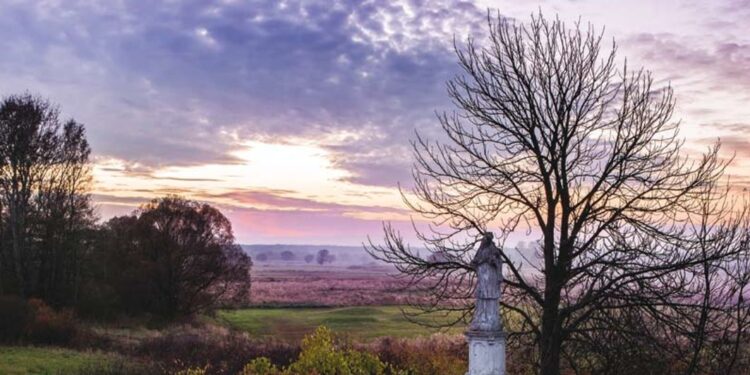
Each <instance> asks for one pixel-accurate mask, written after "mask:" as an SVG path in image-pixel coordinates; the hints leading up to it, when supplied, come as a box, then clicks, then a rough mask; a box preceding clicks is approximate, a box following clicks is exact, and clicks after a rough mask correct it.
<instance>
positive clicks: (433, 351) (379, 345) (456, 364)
mask: <svg viewBox="0 0 750 375" xmlns="http://www.w3.org/2000/svg"><path fill="white" fill-rule="evenodd" d="M358 347H359V348H360V349H362V350H367V351H369V352H371V353H374V354H376V355H377V356H378V357H379V358H380V359H381V360H383V361H384V362H387V363H389V364H391V365H393V366H395V367H397V368H402V369H406V370H408V371H409V372H410V373H413V374H464V373H465V372H466V369H467V363H466V358H468V355H469V353H468V347H467V346H466V341H465V340H464V338H463V337H461V336H458V335H454V336H449V335H440V334H438V335H432V336H430V337H424V338H414V339H397V338H392V337H384V338H381V339H379V340H377V341H375V342H373V343H370V344H360V345H358Z"/></svg>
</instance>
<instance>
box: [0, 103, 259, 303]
mask: <svg viewBox="0 0 750 375" xmlns="http://www.w3.org/2000/svg"><path fill="white" fill-rule="evenodd" d="M90 155H91V148H90V146H89V143H88V142H87V140H86V132H85V128H84V126H83V125H82V124H80V123H78V122H76V121H75V120H72V119H71V120H62V119H61V118H60V114H59V110H58V109H57V107H56V106H54V105H52V104H50V103H49V102H48V101H46V100H44V99H42V98H39V97H35V96H31V95H28V94H26V95H16V96H9V97H6V98H5V99H3V100H2V102H1V103H0V296H3V295H4V296H14V298H18V299H20V300H27V299H29V298H34V299H35V300H42V301H44V302H45V303H47V304H49V305H50V306H52V307H54V308H56V309H61V308H68V309H75V310H76V311H77V312H78V313H79V314H88V315H94V316H106V315H112V314H120V313H123V312H125V313H131V314H139V313H149V314H154V315H159V316H163V317H175V316H178V315H184V314H191V313H194V312H197V311H203V310H207V309H211V308H213V307H215V306H217V305H218V304H220V303H225V302H226V303H229V302H232V301H238V300H242V299H243V298H245V297H246V295H247V293H248V291H249V287H250V280H249V277H250V276H249V275H250V267H251V264H252V263H251V261H250V258H249V256H247V255H246V254H245V253H244V252H243V251H242V249H241V248H240V247H239V246H238V245H236V244H235V241H234V236H233V233H232V227H231V224H230V222H229V220H228V219H227V218H226V217H224V216H223V215H222V214H221V212H219V211H218V210H217V209H216V208H213V207H211V206H209V205H206V204H201V203H198V202H193V201H189V200H186V199H182V198H180V197H165V198H161V199H156V200H153V201H151V202H150V203H147V204H145V205H143V206H142V207H141V208H140V209H138V210H136V211H135V212H133V213H132V214H131V215H126V216H121V217H115V218H112V219H111V220H109V221H107V222H105V223H103V224H98V223H97V221H98V220H97V217H96V215H95V211H94V208H93V205H92V202H91V198H90V189H91V186H92V176H91V164H90ZM6 298H8V297H6Z"/></svg>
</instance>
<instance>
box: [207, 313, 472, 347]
mask: <svg viewBox="0 0 750 375" xmlns="http://www.w3.org/2000/svg"><path fill="white" fill-rule="evenodd" d="M218 319H219V321H220V322H222V323H224V324H227V325H228V326H231V327H233V328H236V329H240V330H244V331H247V332H249V333H250V334H252V335H254V336H258V337H275V338H278V339H282V340H291V341H296V340H299V339H301V338H302V337H304V336H305V335H306V334H308V333H310V332H312V331H313V330H315V328H316V327H318V326H320V325H325V326H327V327H329V328H331V329H332V330H333V331H334V332H336V333H338V334H340V335H343V336H348V337H351V338H354V339H360V340H369V339H374V338H377V337H381V336H396V337H415V336H424V335H430V334H432V333H436V332H446V330H445V329H443V330H437V329H434V328H429V327H424V326H421V325H418V324H415V323H412V322H410V321H409V320H407V318H406V317H404V316H403V314H402V313H401V309H400V308H399V307H398V306H367V307H341V308H249V309H239V310H223V311H220V312H219V313H218ZM424 320H425V321H430V322H447V321H449V320H450V318H449V317H445V316H440V315H433V316H429V317H427V318H425V319H424ZM447 332H449V333H460V332H463V327H453V328H451V329H448V330H447Z"/></svg>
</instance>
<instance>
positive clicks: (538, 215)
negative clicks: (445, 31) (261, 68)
mask: <svg viewBox="0 0 750 375" xmlns="http://www.w3.org/2000/svg"><path fill="white" fill-rule="evenodd" d="M488 26H489V37H488V39H487V40H485V41H482V42H477V41H475V40H474V39H471V38H469V39H468V41H467V43H466V44H465V45H464V46H459V45H456V53H457V55H458V60H459V63H460V66H461V68H462V70H463V73H462V74H461V75H459V76H457V77H455V78H454V79H452V80H450V81H449V82H448V84H447V88H448V94H449V96H450V97H451V99H452V100H453V102H454V104H455V106H456V107H457V108H458V111H456V112H454V113H443V114H440V115H439V116H438V119H439V122H440V125H441V127H442V130H443V131H444V135H445V138H444V139H443V140H436V141H431V140H428V139H426V138H425V137H423V136H421V135H419V134H417V138H416V140H415V141H414V142H413V143H412V145H413V150H414V152H413V153H414V156H415V159H416V163H415V167H414V170H413V177H414V180H415V187H414V189H413V191H412V193H413V196H414V197H416V198H410V197H409V196H407V195H404V197H405V201H406V203H407V204H408V205H409V207H410V208H411V209H412V210H414V211H415V212H417V213H418V214H420V215H421V216H424V217H426V218H428V219H431V220H432V221H433V224H434V225H433V226H431V228H430V230H428V231H418V236H419V238H420V239H421V240H423V241H424V243H425V246H426V247H427V248H428V250H429V251H430V252H431V253H433V254H439V256H437V257H430V256H425V255H424V254H419V253H418V252H417V251H415V250H413V249H412V248H410V247H409V246H408V245H407V244H406V243H405V242H404V241H403V239H402V237H401V236H400V234H399V233H398V232H396V231H395V230H393V229H392V228H391V227H390V226H386V228H385V232H386V236H385V243H384V244H372V243H371V244H370V246H369V248H368V251H369V252H370V253H371V254H372V255H373V256H375V257H376V258H378V259H381V260H384V261H386V262H390V263H393V264H395V265H396V267H398V269H399V270H400V271H401V272H402V273H403V274H405V275H407V276H408V277H409V278H410V280H411V284H412V285H413V286H415V287H418V288H422V289H423V290H425V291H429V292H430V293H431V294H430V295H431V297H432V298H431V299H430V301H428V302H427V303H424V301H423V300H421V301H420V303H419V306H420V307H421V309H422V311H423V312H431V311H435V310H450V311H459V312H461V313H462V314H458V315H456V316H458V318H457V319H456V320H463V319H465V317H466V316H467V315H468V314H469V313H470V312H471V309H472V308H473V306H472V303H473V301H472V299H471V298H470V297H471V295H472V293H473V286H474V274H473V272H472V270H471V267H469V261H470V258H471V255H472V251H473V248H474V247H475V245H476V243H477V240H478V239H479V238H481V235H482V234H483V233H484V232H485V231H486V230H488V228H496V229H495V230H497V231H499V235H498V236H497V237H499V238H500V245H502V244H503V243H504V242H505V240H506V239H507V236H508V235H509V234H510V233H513V232H517V231H527V234H528V235H529V236H532V237H533V238H534V241H533V244H534V246H535V248H534V249H535V250H536V254H524V253H521V252H514V251H513V250H511V249H506V250H505V251H504V254H503V257H504V261H505V262H506V264H507V266H506V267H505V271H506V275H505V280H506V281H505V288H504V294H503V301H502V305H503V307H504V311H505V313H506V314H508V316H509V317H511V316H512V317H513V319H510V320H511V321H513V322H514V324H509V325H508V327H507V328H508V329H509V330H510V338H511V340H518V342H526V341H528V342H532V343H534V344H535V346H536V349H537V350H536V352H537V353H538V361H537V362H538V368H539V370H540V371H541V373H543V374H559V373H560V371H561V370H560V369H561V362H562V360H563V359H566V360H567V361H568V362H569V363H568V365H569V366H571V367H573V368H575V367H576V366H578V365H579V363H576V362H574V360H575V356H573V355H572V354H571V355H569V354H570V353H566V351H569V350H573V349H574V346H573V345H572V343H575V342H578V341H580V340H584V338H585V336H586V335H590V334H591V333H590V331H591V330H595V331H596V330H600V332H599V333H600V334H603V333H606V334H609V335H617V334H618V332H616V331H612V330H611V328H612V325H611V324H598V323H599V322H600V321H601V322H602V323H606V319H605V317H607V316H610V317H611V316H618V314H624V313H625V312H628V311H631V310H628V309H629V308H630V307H633V308H635V307H639V308H642V309H650V308H653V307H654V306H661V305H664V304H679V302H680V297H681V295H680V293H679V289H678V288H676V287H675V286H673V285H668V284H667V281H669V280H670V279H671V280H672V281H674V279H676V278H678V276H677V274H676V273H678V272H681V271H682V270H685V269H691V270H695V269H696V268H695V267H696V266H700V265H704V264H706V262H713V261H718V260H721V259H726V258H727V257H730V256H733V255H735V254H737V252H736V250H735V248H734V247H729V248H721V247H719V246H710V247H705V248H704V249H703V250H705V251H699V250H700V246H698V245H699V244H700V238H701V236H700V235H699V233H696V231H694V230H692V228H693V226H691V225H690V223H689V221H688V220H687V218H689V217H694V216H700V215H701V213H702V208H703V206H702V204H701V202H702V201H703V198H705V197H706V195H707V194H708V195H710V196H713V194H719V195H720V194H721V193H717V192H716V191H715V190H714V187H715V186H716V184H717V181H718V180H719V179H720V177H721V176H722V174H723V171H724V169H725V166H726V164H725V162H723V161H721V160H720V159H719V158H718V157H717V153H718V149H719V145H718V143H717V144H716V145H715V146H713V147H711V148H709V149H708V150H707V152H706V153H705V154H703V155H698V156H695V155H693V156H690V155H685V154H683V153H681V152H680V149H681V146H682V144H683V142H682V141H681V140H680V139H679V138H678V124H677V123H675V122H674V121H672V114H673V109H674V104H675V101H674V97H673V93H672V89H671V87H669V86H665V87H654V80H653V78H652V77H651V75H650V73H649V72H647V71H644V70H642V69H640V70H635V71H632V70H630V69H628V66H627V64H626V63H623V65H622V67H621V68H618V64H617V63H616V51H617V49H616V46H615V44H614V43H613V44H612V46H611V48H609V49H606V50H605V49H604V48H603V44H602V33H601V32H598V31H596V30H594V29H593V27H591V26H588V27H582V26H581V25H580V24H575V25H574V26H573V27H567V26H566V25H565V24H564V23H563V22H561V21H559V20H557V19H556V20H551V21H550V20H547V19H545V18H544V17H543V16H542V15H538V16H532V18H531V21H530V22H529V23H528V24H517V23H515V22H513V21H512V20H508V19H505V18H503V17H502V16H500V15H498V16H497V17H492V16H488ZM532 256H536V257H537V258H538V259H532ZM522 257H525V258H523V259H521V258H522ZM698 268H700V267H698ZM679 285H685V283H684V282H683V283H680V284H678V285H676V286H679ZM683 301H684V300H683ZM668 315H669V313H666V312H665V313H664V314H660V315H659V316H661V317H662V318H664V317H665V316H668ZM619 317H620V318H624V316H622V315H619ZM631 318H632V319H636V320H637V319H638V317H637V316H633V317H631ZM673 318H675V317H674V316H670V319H673ZM618 337H620V336H618ZM622 337H623V338H627V337H632V336H622Z"/></svg>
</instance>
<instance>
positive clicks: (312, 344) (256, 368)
mask: <svg viewBox="0 0 750 375" xmlns="http://www.w3.org/2000/svg"><path fill="white" fill-rule="evenodd" d="M386 371H388V373H394V372H395V371H393V369H391V368H389V366H388V365H387V364H385V363H383V362H382V361H381V360H380V359H378V357H377V356H375V355H373V354H370V353H366V352H360V351H356V350H353V349H344V348H341V347H340V346H339V345H337V343H336V342H335V337H334V336H333V333H332V332H331V330H329V329H328V328H326V327H323V326H321V327H318V329H316V330H315V332H314V333H313V334H312V335H310V336H307V337H305V338H304V339H303V340H302V352H301V353H300V355H299V358H298V359H297V361H295V362H293V363H292V364H291V365H289V367H287V368H285V369H284V370H279V369H278V368H277V367H276V366H274V365H273V364H272V363H271V361H270V360H268V359H267V358H256V359H254V360H253V361H251V362H250V363H248V364H247V365H246V366H245V368H244V369H243V372H242V373H241V374H242V375H276V374H295V375H296V374H336V375H370V374H372V375H378V374H385V373H386Z"/></svg>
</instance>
